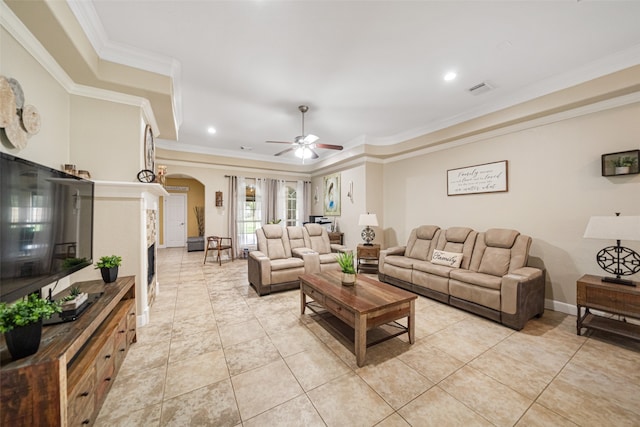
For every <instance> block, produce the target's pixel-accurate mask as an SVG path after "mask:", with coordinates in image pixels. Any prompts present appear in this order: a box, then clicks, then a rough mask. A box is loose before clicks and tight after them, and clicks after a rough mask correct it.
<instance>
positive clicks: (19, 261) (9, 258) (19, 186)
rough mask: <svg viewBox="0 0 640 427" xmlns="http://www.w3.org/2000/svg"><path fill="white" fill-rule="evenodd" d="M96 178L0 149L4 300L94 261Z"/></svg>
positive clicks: (0, 293)
mask: <svg viewBox="0 0 640 427" xmlns="http://www.w3.org/2000/svg"><path fill="white" fill-rule="evenodd" d="M93 192H94V186H93V182H92V181H89V180H85V179H82V178H79V177H76V176H74V175H69V174H67V173H64V172H62V171H59V170H55V169H51V168H49V167H46V166H43V165H39V164H37V163H34V162H31V161H28V160H24V159H21V158H19V157H15V156H13V155H10V154H7V153H0V301H5V302H12V301H15V300H17V299H19V298H21V297H23V296H25V295H28V294H30V293H33V292H36V291H39V290H40V289H41V288H42V287H44V286H46V285H49V284H51V283H53V282H55V281H56V280H59V279H61V278H63V277H65V276H67V275H69V274H71V273H73V272H75V271H78V270H80V269H82V268H84V267H86V266H88V265H91V264H92V263H93V194H94V193H93Z"/></svg>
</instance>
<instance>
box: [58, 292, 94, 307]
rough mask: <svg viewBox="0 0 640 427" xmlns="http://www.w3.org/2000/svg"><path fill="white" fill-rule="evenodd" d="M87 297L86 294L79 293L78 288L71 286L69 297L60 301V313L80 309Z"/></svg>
mask: <svg viewBox="0 0 640 427" xmlns="http://www.w3.org/2000/svg"><path fill="white" fill-rule="evenodd" d="M88 297H89V295H88V294H87V293H86V292H80V288H79V287H77V286H73V287H72V288H71V290H70V291H69V295H67V296H66V297H64V298H63V299H62V305H61V306H62V311H70V310H75V309H76V308H78V307H80V306H81V305H82V304H83V303H84V302H85V301H86V300H87V298H88Z"/></svg>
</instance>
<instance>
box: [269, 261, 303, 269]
mask: <svg viewBox="0 0 640 427" xmlns="http://www.w3.org/2000/svg"><path fill="white" fill-rule="evenodd" d="M299 267H304V261H303V260H302V259H301V258H285V259H272V260H271V271H278V270H287V269H290V268H299Z"/></svg>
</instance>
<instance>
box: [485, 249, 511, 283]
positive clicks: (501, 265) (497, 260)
mask: <svg viewBox="0 0 640 427" xmlns="http://www.w3.org/2000/svg"><path fill="white" fill-rule="evenodd" d="M510 261H511V250H509V249H504V248H494V247H489V248H486V249H485V250H484V255H483V256H482V261H480V268H479V269H478V272H480V273H485V274H491V275H493V276H498V277H502V276H504V275H505V274H507V273H508V272H509V263H510Z"/></svg>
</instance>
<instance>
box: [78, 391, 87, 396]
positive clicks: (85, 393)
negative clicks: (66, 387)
mask: <svg viewBox="0 0 640 427" xmlns="http://www.w3.org/2000/svg"><path fill="white" fill-rule="evenodd" d="M80 396H82V397H87V396H89V392H88V391H83V392H82V393H80Z"/></svg>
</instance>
